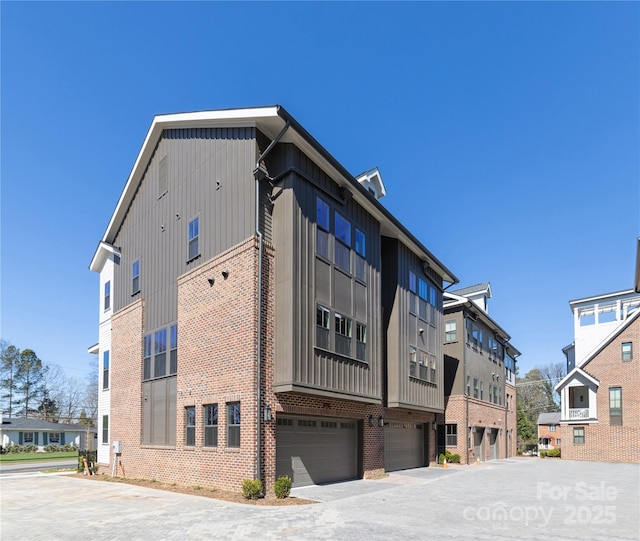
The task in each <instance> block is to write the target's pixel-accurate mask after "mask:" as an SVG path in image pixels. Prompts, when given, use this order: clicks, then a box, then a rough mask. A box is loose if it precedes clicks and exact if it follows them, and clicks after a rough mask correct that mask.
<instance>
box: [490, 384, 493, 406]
mask: <svg viewBox="0 0 640 541" xmlns="http://www.w3.org/2000/svg"><path fill="white" fill-rule="evenodd" d="M489 402H493V385H491V384H490V385H489Z"/></svg>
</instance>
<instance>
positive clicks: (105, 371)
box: [102, 351, 109, 389]
mask: <svg viewBox="0 0 640 541" xmlns="http://www.w3.org/2000/svg"><path fill="white" fill-rule="evenodd" d="M102 388H103V389H108V388H109V352H108V351H105V352H104V353H103V354H102Z"/></svg>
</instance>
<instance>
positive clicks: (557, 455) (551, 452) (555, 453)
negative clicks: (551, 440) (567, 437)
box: [547, 449, 561, 458]
mask: <svg viewBox="0 0 640 541" xmlns="http://www.w3.org/2000/svg"><path fill="white" fill-rule="evenodd" d="M547 456H548V457H552V458H560V456H561V455H560V449H549V450H548V451H547Z"/></svg>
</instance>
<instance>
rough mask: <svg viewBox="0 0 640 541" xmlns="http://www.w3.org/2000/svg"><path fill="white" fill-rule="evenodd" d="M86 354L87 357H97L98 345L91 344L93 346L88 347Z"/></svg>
mask: <svg viewBox="0 0 640 541" xmlns="http://www.w3.org/2000/svg"><path fill="white" fill-rule="evenodd" d="M87 353H88V354H89V355H97V354H98V353H100V344H99V343H98V344H93V346H90V347H88V348H87Z"/></svg>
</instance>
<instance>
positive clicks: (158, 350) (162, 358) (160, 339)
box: [153, 329, 167, 378]
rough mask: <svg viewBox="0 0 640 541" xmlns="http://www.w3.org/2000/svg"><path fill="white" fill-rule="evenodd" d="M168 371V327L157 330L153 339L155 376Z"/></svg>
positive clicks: (157, 376)
mask: <svg viewBox="0 0 640 541" xmlns="http://www.w3.org/2000/svg"><path fill="white" fill-rule="evenodd" d="M166 373H167V329H161V330H159V331H156V332H155V334H154V340H153V377H154V378H160V377H162V376H164V375H165V374H166Z"/></svg>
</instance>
